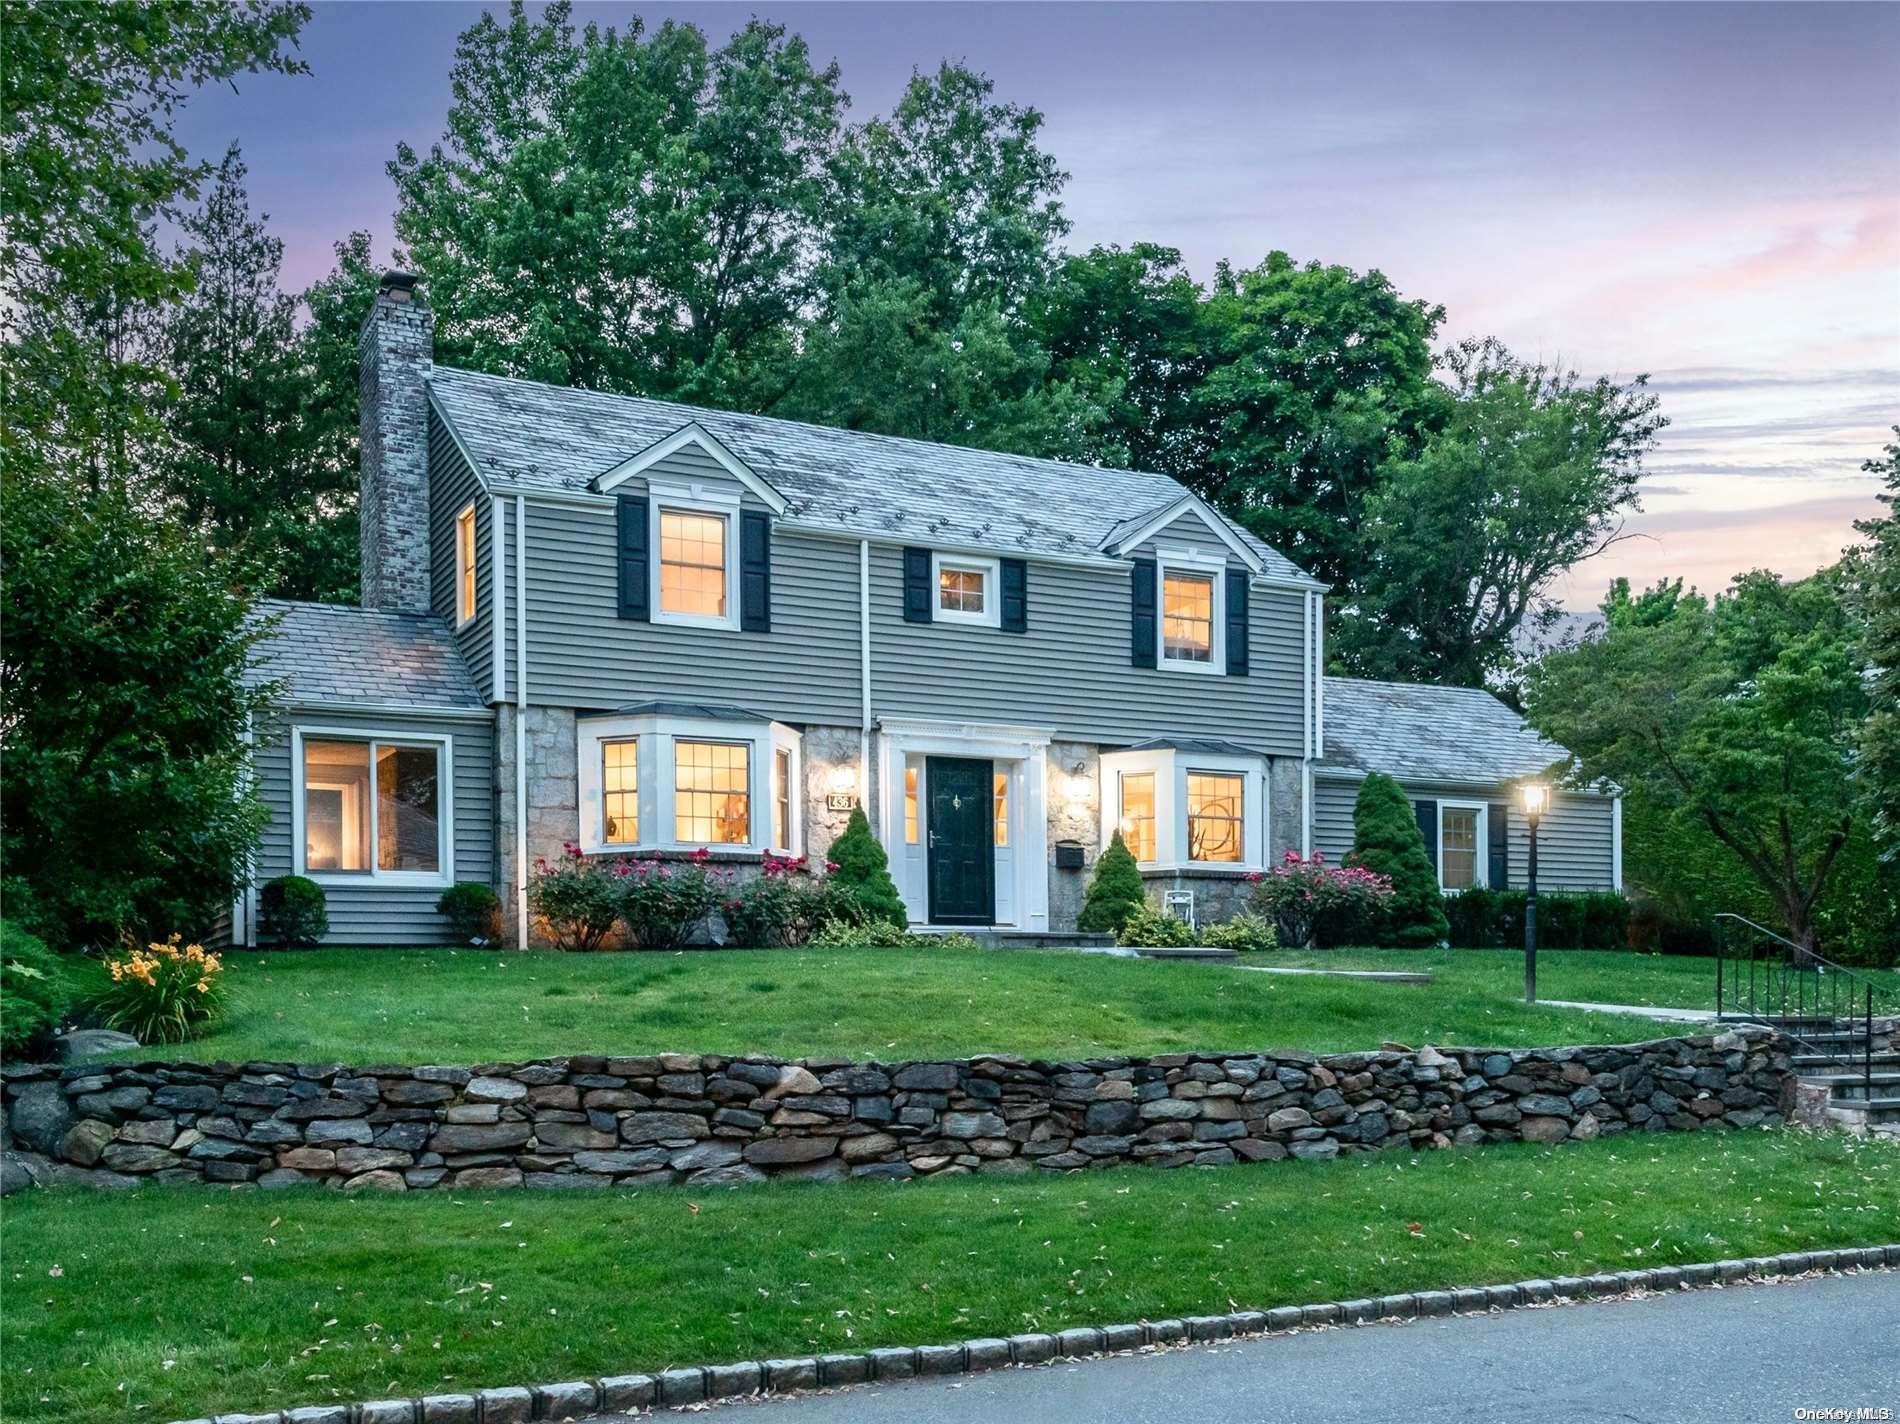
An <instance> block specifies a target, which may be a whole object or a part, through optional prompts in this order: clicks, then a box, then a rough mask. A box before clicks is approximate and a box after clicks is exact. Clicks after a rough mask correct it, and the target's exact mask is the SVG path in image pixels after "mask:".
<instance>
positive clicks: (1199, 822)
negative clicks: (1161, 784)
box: [1187, 771, 1246, 861]
mask: <svg viewBox="0 0 1900 1424" xmlns="http://www.w3.org/2000/svg"><path fill="white" fill-rule="evenodd" d="M1245 787H1246V778H1244V777H1241V776H1231V775H1217V774H1215V773H1212V772H1204V771H1190V772H1189V773H1188V777H1187V829H1188V859H1189V860H1208V861H1237V860H1239V859H1241V856H1242V852H1243V850H1244V848H1245V845H1244V842H1245V837H1244V834H1243V832H1244V826H1243V806H1244V804H1245V802H1244V795H1245Z"/></svg>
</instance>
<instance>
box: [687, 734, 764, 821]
mask: <svg viewBox="0 0 1900 1424" xmlns="http://www.w3.org/2000/svg"><path fill="white" fill-rule="evenodd" d="M747 750H748V749H747V747H746V746H745V744H743V743H736V742H675V743H674V744H673V839H674V840H676V841H679V842H681V843H682V844H686V845H744V844H746V843H747V842H748V841H750V840H751V839H752V798H751V794H750V788H751V782H750V767H749V765H748V762H749V760H750V759H749V757H748V756H747Z"/></svg>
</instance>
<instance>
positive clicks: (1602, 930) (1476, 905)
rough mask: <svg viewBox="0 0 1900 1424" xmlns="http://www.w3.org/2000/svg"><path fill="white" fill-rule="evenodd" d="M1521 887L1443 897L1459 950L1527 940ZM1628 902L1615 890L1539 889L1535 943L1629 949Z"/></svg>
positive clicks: (1477, 889)
mask: <svg viewBox="0 0 1900 1424" xmlns="http://www.w3.org/2000/svg"><path fill="white" fill-rule="evenodd" d="M1524 900H1525V895H1524V892H1523V891H1522V890H1491V889H1487V888H1486V887H1484V886H1482V885H1479V886H1474V887H1472V888H1471V889H1469V890H1466V891H1463V892H1462V893H1460V894H1457V895H1447V896H1446V897H1445V917H1446V918H1447V919H1448V920H1449V921H1450V922H1451V943H1452V946H1453V948H1456V949H1517V948H1520V947H1521V946H1522V945H1523V943H1524ZM1629 927H1630V902H1629V898H1628V897H1627V896H1625V895H1619V894H1617V893H1615V892H1614V891H1608V890H1592V891H1585V892H1576V891H1566V890H1546V891H1539V892H1538V896H1537V943H1538V946H1539V947H1540V948H1543V949H1626V948H1628V947H1629Z"/></svg>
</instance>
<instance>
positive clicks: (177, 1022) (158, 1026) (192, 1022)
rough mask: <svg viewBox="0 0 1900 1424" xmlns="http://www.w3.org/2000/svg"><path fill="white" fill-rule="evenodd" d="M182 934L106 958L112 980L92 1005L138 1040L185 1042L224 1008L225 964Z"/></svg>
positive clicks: (106, 1018)
mask: <svg viewBox="0 0 1900 1424" xmlns="http://www.w3.org/2000/svg"><path fill="white" fill-rule="evenodd" d="M182 938H183V936H181V935H173V936H172V937H171V938H170V939H168V940H165V941H164V942H162V943H154V944H148V945H146V946H145V948H143V949H139V948H137V947H130V948H126V949H122V950H120V951H118V952H117V953H115V954H112V955H109V956H108V957H107V958H106V972H107V973H108V974H109V975H111V982H110V983H109V984H108V985H107V986H106V988H105V989H104V990H103V991H102V992H101V993H100V995H99V997H98V999H97V1000H96V1001H95V1004H94V1007H95V1008H96V1009H97V1010H98V1012H99V1016H100V1018H101V1019H103V1020H104V1022H105V1023H106V1025H107V1027H109V1028H116V1029H121V1030H123V1031H124V1032H126V1033H129V1034H131V1035H132V1036H133V1037H134V1038H136V1039H138V1041H139V1042H140V1043H183V1042H184V1041H185V1040H186V1039H188V1038H194V1037H196V1036H197V1034H198V1031H199V1030H200V1029H201V1028H202V1027H203V1026H204V1025H205V1024H207V1023H209V1022H210V1021H211V1020H212V1019H215V1018H216V1017H217V1016H218V1015H219V1014H221V1013H222V1012H224V983H223V974H224V964H223V961H222V960H220V959H219V958H218V956H217V955H215V954H208V953H206V952H205V949H204V946H202V945H197V944H187V945H182V946H181V945H180V944H179V940H180V939H182Z"/></svg>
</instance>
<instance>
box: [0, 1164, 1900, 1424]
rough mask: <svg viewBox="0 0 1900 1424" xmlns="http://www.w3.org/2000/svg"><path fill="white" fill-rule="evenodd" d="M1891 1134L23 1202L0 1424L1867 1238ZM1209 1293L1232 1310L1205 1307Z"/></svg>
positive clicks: (1883, 1189)
mask: <svg viewBox="0 0 1900 1424" xmlns="http://www.w3.org/2000/svg"><path fill="white" fill-rule="evenodd" d="M1896 1222H1900V1145H1896V1144H1891V1143H1885V1144H1883V1143H1873V1142H1866V1141H1856V1140H1854V1139H1851V1138H1846V1137H1838V1136H1816V1135H1810V1134H1807V1133H1803V1132H1798V1131H1791V1130H1758V1131H1754V1132H1748V1133H1736V1134H1721V1135H1683V1136H1676V1135H1669V1136H1641V1137H1620V1138H1612V1139H1606V1140H1604V1141H1600V1142H1596V1143H1589V1144H1572V1145H1568V1146H1564V1147H1559V1148H1554V1149H1552V1148H1538V1147H1530V1146H1523V1147H1496V1148H1486V1149H1484V1150H1482V1151H1475V1152H1439V1153H1428V1154H1425V1155H1423V1156H1421V1157H1413V1156H1410V1155H1401V1154H1382V1155H1380V1156H1377V1157H1372V1158H1359V1159H1346V1160H1344V1161H1341V1162H1337V1163H1327V1164H1308V1163H1299V1162H1286V1163H1273V1164H1262V1165H1259V1166H1247V1167H1224V1168H1215V1169H1202V1170H1191V1171H1190V1170H1183V1171H1173V1172H1161V1171H1151V1170H1143V1169H1139V1168H1130V1169H1124V1170H1120V1171H1113V1172H1099V1173H1086V1174H1074V1175H1063V1176H1050V1177H1035V1178H1013V1177H1005V1178H997V1177H964V1178H956V1179H945V1180H938V1181H919V1182H911V1183H905V1184H891V1183H865V1182H857V1183H850V1184H846V1185H817V1184H809V1183H808V1184H780V1185H775V1186H765V1187H748V1188H743V1189H740V1190H707V1191H704V1192H695V1191H692V1190H690V1189H686V1188H665V1189H658V1190H651V1191H646V1192H640V1193H627V1192H614V1193H602V1194H600V1195H592V1194H590V1195H588V1196H586V1197H585V1198H578V1197H575V1196H573V1195H570V1194H566V1193H561V1194H553V1195H542V1194H540V1193H536V1192H504V1193H497V1194H491V1195H488V1196H479V1195H463V1194H460V1193H449V1192H426V1193H421V1192H419V1193H415V1194H413V1195H410V1196H407V1197H382V1196H377V1195H375V1194H373V1193H372V1194H367V1195H365V1196H362V1197H345V1196H342V1195H340V1194H338V1193H335V1192H328V1191H323V1190H320V1189H300V1190H296V1191H288V1192H269V1193H261V1192H255V1191H252V1192H244V1193H225V1192H214V1191H207V1190H205V1189H204V1188H171V1189H166V1188H148V1189H145V1190H143V1191H139V1192H135V1193H127V1194H120V1193H107V1192H93V1193H86V1192H49V1191H39V1192H29V1193H26V1194H25V1195H23V1196H17V1197H12V1198H9V1199H8V1200H7V1203H6V1221H5V1232H6V1263H5V1268H4V1269H5V1272H6V1276H5V1288H6V1311H5V1316H4V1324H3V1333H0V1344H3V1345H4V1358H5V1364H4V1369H3V1372H0V1415H4V1417H5V1418H6V1419H8V1420H9V1421H12V1424H29V1421H47V1424H51V1421H54V1420H58V1421H61V1424H80V1422H81V1421H106V1420H113V1421H118V1420H125V1419H133V1418H145V1419H152V1420H161V1421H162V1420H170V1419H177V1418H187V1417H197V1416H199V1415H201V1414H206V1413H210V1412H212V1411H219V1410H242V1409H264V1408H281V1407H288V1406H292V1405H297V1404H307V1403H320V1402H324V1401H327V1400H349V1399H358V1398H365V1397H378V1396H387V1395H408V1394H418V1393H425V1392H430V1391H437V1390H452V1389H458V1388H462V1389H466V1388H480V1387H483V1386H488V1385H496V1384H511V1383H512V1384H519V1383H532V1382H540V1381H545V1380H554V1379H572V1378H578V1377H586V1376H597V1375H601V1374H613V1373H619V1372H623V1371H632V1370H651V1369H660V1368H665V1367H668V1366H672V1365H680V1364H691V1363H704V1362H712V1361H720V1360H736V1359H751V1358H758V1357H761V1356H771V1355H792V1354H802V1353H810V1352H816V1351H825V1350H842V1349H865V1348H870V1347H873V1346H878V1345H890V1344H915V1343H927V1342H937V1341H950V1340H957V1339H963V1338H967V1337H972V1336H977V1335H992V1334H993V1335H1003V1334H1009V1333H1012V1332H1015V1331H1019V1330H1037V1329H1040V1330H1049V1329H1060V1328H1063V1327H1066V1326H1070V1325H1078V1324H1085V1323H1095V1324H1106V1323H1110V1322H1115V1321H1123V1320H1134V1319H1140V1318H1142V1317H1150V1318H1153V1317H1158V1316H1162V1315H1169V1314H1191V1313H1200V1312H1209V1311H1221V1310H1227V1309H1231V1308H1234V1307H1236V1306H1238V1307H1243V1308H1249V1309H1267V1308H1270V1307H1272V1306H1276V1305H1288V1304H1300V1303H1304V1302H1307V1301H1314V1300H1330V1299H1337V1298H1348V1297H1354V1296H1362V1295H1364V1296H1370V1295H1379V1294H1382V1293H1388V1292H1393V1291H1400V1290H1414V1289H1425V1288H1432V1287H1448V1286H1455V1285H1478V1284H1486V1283H1495V1282H1502V1281H1512V1280H1518V1279H1523V1278H1525V1277H1531V1276H1548V1275H1559V1274H1588V1273H1591V1272H1595V1271H1611V1270H1625V1269H1631V1268H1634V1267H1638V1266H1652V1265H1671V1264H1683V1263H1688V1262H1695V1261H1709V1260H1716V1259H1719V1258H1722V1257H1726V1256H1749V1255H1761V1254H1768V1253H1772V1252H1777V1251H1788V1250H1804V1249H1819V1248H1824V1247H1840V1246H1864V1245H1876V1244H1884V1243H1885V1242H1887V1241H1889V1240H1891V1239H1892V1237H1893V1235H1894V1231H1895V1224H1896ZM1230 1303H1231V1304H1230Z"/></svg>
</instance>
